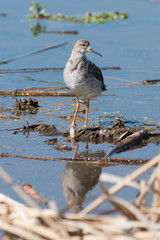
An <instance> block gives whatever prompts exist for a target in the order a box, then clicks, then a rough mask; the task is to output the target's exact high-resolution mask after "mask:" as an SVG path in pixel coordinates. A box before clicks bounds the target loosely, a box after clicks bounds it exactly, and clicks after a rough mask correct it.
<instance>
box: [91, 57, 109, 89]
mask: <svg viewBox="0 0 160 240" xmlns="http://www.w3.org/2000/svg"><path fill="white" fill-rule="evenodd" d="M88 73H89V74H92V76H95V77H96V79H97V80H99V81H100V82H101V84H102V91H105V90H107V89H106V85H105V84H104V80H103V75H102V72H101V70H100V68H99V67H97V66H96V65H95V64H94V63H92V62H91V61H89V65H88Z"/></svg>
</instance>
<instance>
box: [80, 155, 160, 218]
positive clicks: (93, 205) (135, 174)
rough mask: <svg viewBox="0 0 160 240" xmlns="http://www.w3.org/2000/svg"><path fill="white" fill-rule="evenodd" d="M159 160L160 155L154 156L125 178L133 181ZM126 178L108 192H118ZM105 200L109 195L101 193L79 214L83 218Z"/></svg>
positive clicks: (111, 193)
mask: <svg viewBox="0 0 160 240" xmlns="http://www.w3.org/2000/svg"><path fill="white" fill-rule="evenodd" d="M158 162H160V155H158V156H156V157H154V158H153V159H151V160H150V161H148V162H147V163H146V164H144V165H143V166H142V167H140V168H138V169H137V170H135V171H134V172H133V173H131V174H130V175H127V176H126V177H124V179H125V180H128V181H132V180H134V179H135V178H137V177H139V176H140V175H142V174H143V173H144V172H145V171H147V170H148V169H150V168H151V167H153V166H155V165H156V164H157V163H158ZM124 179H123V180H122V181H120V182H119V183H117V184H115V185H114V186H113V187H111V188H110V189H109V190H108V193H109V194H110V195H113V194H115V193H116V192H118V191H119V190H120V189H121V188H123V187H124V186H125V184H124ZM105 200H107V196H106V195H105V194H103V195H101V196H100V197H98V198H97V199H96V200H95V201H93V202H92V203H91V204H90V205H88V206H87V207H86V208H85V209H83V210H82V211H80V212H79V214H78V215H79V217H80V218H83V217H84V216H85V215H86V214H88V213H89V212H91V211H93V210H94V209H95V208H96V207H98V206H99V205H100V204H102V203H103V202H104V201H105Z"/></svg>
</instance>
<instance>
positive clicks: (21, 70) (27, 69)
mask: <svg viewBox="0 0 160 240" xmlns="http://www.w3.org/2000/svg"><path fill="white" fill-rule="evenodd" d="M62 70H63V68H58V67H57V68H56V67H53V68H15V69H10V68H8V69H0V73H26V72H27V73H31V72H47V71H62Z"/></svg>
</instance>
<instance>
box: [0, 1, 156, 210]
mask: <svg viewBox="0 0 160 240" xmlns="http://www.w3.org/2000/svg"><path fill="white" fill-rule="evenodd" d="M39 2H40V3H42V4H43V3H44V2H43V1H39ZM45 3H46V4H47V10H46V11H47V12H51V13H55V14H56V13H59V12H61V13H64V14H66V15H69V16H72V15H76V16H79V17H81V16H82V15H84V14H85V13H86V12H87V11H93V12H94V13H98V12H101V11H116V10H118V11H126V12H127V13H128V16H129V17H128V19H126V20H117V21H108V22H106V23H105V24H98V23H90V24H88V25H83V24H80V23H71V22H67V21H60V22H58V21H56V22H50V21H45V20H43V21H40V24H41V25H42V26H46V28H47V30H66V31H69V30H70V31H72V30H77V31H78V32H79V34H78V35H67V34H65V35H63V34H44V33H40V34H39V35H38V36H37V37H35V36H34V35H33V34H32V32H31V31H30V24H33V23H34V21H35V20H33V19H28V18H26V15H27V14H28V13H29V6H30V3H29V1H17V0H15V1H9V0H6V1H3V2H1V4H0V5H1V12H5V13H6V14H7V16H6V17H2V16H0V22H1V26H0V31H1V38H0V53H1V55H0V60H7V59H10V58H12V57H15V56H19V55H23V54H25V53H27V52H31V51H35V50H38V49H41V48H44V47H48V46H51V45H54V44H57V43H60V42H64V41H67V42H68V44H67V45H64V46H62V47H59V48H56V49H52V50H50V51H46V52H42V53H39V54H35V55H32V56H28V57H24V58H21V59H18V60H15V61H11V62H9V63H8V64H4V65H0V68H1V69H16V68H40V67H61V68H63V67H64V66H65V63H66V61H67V60H68V58H69V56H70V52H71V49H72V47H73V45H74V43H75V41H76V40H77V39H80V38H85V39H88V40H89V41H90V42H91V45H92V47H93V48H94V49H95V50H97V51H98V52H100V53H102V55H103V57H102V58H101V57H99V56H97V55H94V54H88V55H87V57H88V58H89V59H90V60H91V61H93V62H95V63H96V64H97V65H98V66H100V67H110V66H119V67H121V70H105V71H103V76H104V81H105V84H106V85H107V89H108V91H107V93H108V94H113V96H100V97H98V98H97V99H94V100H92V101H91V108H90V112H89V125H93V124H100V125H103V126H108V125H109V124H111V123H112V122H113V120H114V119H113V118H107V117H106V116H115V115H116V116H122V117H123V119H124V120H126V121H133V122H134V121H135V122H137V123H138V124H143V123H147V124H149V122H152V123H155V124H158V123H160V114H159V104H160V85H159V84H156V85H149V86H144V85H143V84H142V83H140V81H143V80H150V79H159V75H160V65H159V61H160V57H159V56H160V49H159V39H160V31H159V26H160V17H159V12H160V3H156V2H151V1H146V0H141V1H138V0H135V1H127V0H115V1H109V0H108V1H104V0H101V1H98V3H97V2H96V1H95V2H94V1H83V0H82V1H81V3H80V4H81V7H80V6H79V4H77V3H75V1H66V2H63V1H49V0H48V1H45ZM157 66H158V67H157ZM26 76H29V77H31V78H32V79H33V80H31V79H28V78H26ZM63 85H64V82H63V76H62V71H54V72H51V71H50V72H38V73H14V74H13V73H12V74H7V73H4V74H2V73H0V90H15V89H18V88H29V87H43V86H45V87H47V86H63ZM17 99H19V98H17ZM36 99H37V100H38V101H39V105H40V106H41V108H40V110H39V111H38V113H37V114H36V115H28V114H27V115H24V116H22V117H20V118H19V119H8V120H6V119H1V120H0V129H4V128H10V129H11V128H17V127H21V126H23V125H26V121H29V123H30V124H36V123H39V122H43V123H46V124H47V123H52V124H54V125H55V127H56V128H57V129H58V130H59V131H62V130H68V128H69V125H70V122H67V121H66V120H63V119H62V118H60V117H63V116H70V115H73V114H74V109H75V102H74V101H73V99H74V98H71V97H65V98H63V97H37V98H36ZM14 102H15V99H14V98H12V97H9V96H8V97H0V107H8V108H10V109H12V108H13V103H14ZM5 114H7V115H9V116H13V117H15V114H14V113H11V112H7V113H5ZM80 114H81V116H83V117H84V114H82V113H80ZM82 125H83V122H80V123H78V126H82ZM52 137H53V136H52ZM52 137H48V136H42V135H40V134H38V133H35V132H32V133H30V135H29V136H28V138H27V137H26V135H23V134H22V133H19V134H17V135H14V134H12V131H11V132H6V131H5V132H0V152H8V153H9V154H18V155H31V156H41V157H43V156H47V157H73V156H74V154H75V149H73V150H72V151H70V152H60V151H57V150H56V149H54V148H53V147H52V146H50V145H47V144H46V143H44V141H45V140H47V139H49V138H52ZM57 138H58V144H66V145H68V146H70V143H67V142H65V139H64V138H63V137H62V136H58V137H57ZM78 145H79V150H78V153H81V152H85V151H86V150H85V143H83V142H82V143H78ZM110 146H113V145H112V144H109V143H103V144H98V145H94V144H89V152H90V153H96V152H97V151H103V152H104V154H107V153H108V152H109V151H110V149H111V148H110ZM158 153H159V145H155V144H153V143H151V144H148V145H147V146H145V147H143V148H138V149H135V150H132V151H128V152H122V153H120V154H118V155H117V156H118V157H131V158H152V157H153V156H155V155H157V154H158ZM1 166H3V167H4V169H5V170H6V171H7V172H8V173H9V174H10V175H11V176H12V177H13V178H14V180H15V181H16V182H17V183H18V184H20V185H22V184H23V183H24V182H28V183H30V184H32V185H33V186H34V187H35V188H36V189H37V191H38V192H39V193H40V194H41V195H42V196H43V197H44V198H46V199H47V200H53V199H54V200H55V201H56V203H57V205H58V207H59V208H61V207H63V206H64V205H66V204H67V201H66V198H65V195H64V193H63V190H64V188H65V187H64V185H63V183H62V180H61V178H62V175H63V176H64V172H65V177H64V178H66V182H68V184H71V185H72V180H73V182H74V181H75V182H76V181H77V182H78V181H79V182H78V183H77V185H76V186H72V187H73V189H74V187H75V188H76V189H77V188H80V186H81V184H82V185H83V184H84V183H83V181H82V182H81V183H80V180H78V176H79V172H78V173H77V175H76V173H75V175H74V171H75V172H76V170H74V169H75V166H74V165H69V166H68V165H67V164H66V163H65V162H43V161H35V160H25V159H17V158H3V159H1ZM136 168H137V166H134V167H133V166H114V167H109V168H107V167H106V168H103V169H101V171H102V172H110V173H115V174H119V175H121V176H125V175H126V174H128V173H130V172H131V171H133V170H134V169H136ZM66 169H67V170H66ZM79 169H81V168H80V167H79ZM94 169H95V171H97V172H98V171H99V168H98V169H97V168H94ZM94 169H93V172H94ZM79 171H80V170H79ZM90 171H91V172H92V169H91V170H90V169H88V173H89V172H90ZM67 172H68V175H69V177H68V175H67ZM72 174H73V178H72ZM86 174H87V173H86ZM97 174H98V173H97ZM84 177H85V178H87V175H84ZM95 177H97V175H96V176H95ZM147 177H148V175H145V176H144V178H147ZM88 178H90V175H88ZM68 187H69V186H68ZM0 189H1V192H3V193H5V194H7V195H10V196H11V197H14V198H16V199H19V198H18V197H17V196H16V195H15V194H14V193H13V191H12V190H11V189H10V187H8V186H7V185H6V184H4V182H3V181H2V180H1V181H0ZM65 189H66V188H65ZM65 191H66V190H65ZM86 191H89V189H87V190H86ZM128 191H129V190H128ZM88 194H89V195H98V194H100V189H99V185H96V184H95V187H94V188H93V189H92V190H91V191H90V192H89V193H88ZM135 194H136V192H134V191H133V192H129V194H128V192H125V193H124V194H123V196H125V197H126V198H127V199H132V198H134V197H135Z"/></svg>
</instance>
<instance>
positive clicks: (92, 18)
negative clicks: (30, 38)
mask: <svg viewBox="0 0 160 240" xmlns="http://www.w3.org/2000/svg"><path fill="white" fill-rule="evenodd" d="M45 8H46V5H45V4H43V5H40V3H35V2H34V1H32V2H31V7H30V11H31V12H32V14H29V15H27V17H29V18H37V19H39V18H41V19H43V18H45V19H48V20H53V21H58V20H59V21H60V20H68V21H72V22H81V23H83V24H88V23H90V22H97V23H105V22H106V21H108V20H117V19H118V18H120V19H126V18H128V15H127V12H118V11H115V12H101V13H99V14H93V13H92V12H88V13H87V14H86V16H85V17H82V18H77V17H75V16H71V17H70V16H66V15H63V14H61V13H59V14H56V15H54V14H51V13H46V12H45Z"/></svg>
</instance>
